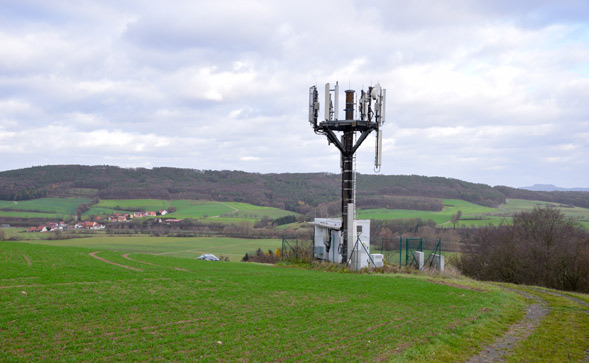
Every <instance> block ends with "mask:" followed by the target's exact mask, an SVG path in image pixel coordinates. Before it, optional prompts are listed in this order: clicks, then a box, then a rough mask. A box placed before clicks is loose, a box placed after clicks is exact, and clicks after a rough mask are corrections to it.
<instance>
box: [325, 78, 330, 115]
mask: <svg viewBox="0 0 589 363" xmlns="http://www.w3.org/2000/svg"><path fill="white" fill-rule="evenodd" d="M330 111H331V94H330V93H329V83H326V84H325V121H329V120H331V118H330V117H329V116H330Z"/></svg>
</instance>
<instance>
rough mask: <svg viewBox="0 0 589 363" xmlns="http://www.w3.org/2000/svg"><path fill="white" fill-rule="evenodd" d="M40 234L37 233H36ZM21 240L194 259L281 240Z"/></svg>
mask: <svg viewBox="0 0 589 363" xmlns="http://www.w3.org/2000/svg"><path fill="white" fill-rule="evenodd" d="M37 234H39V233H37ZM22 242H24V243H33V244H43V245H48V246H70V247H87V248H93V249H102V250H110V251H120V252H134V253H146V254H155V255H168V256H171V257H184V258H197V257H199V256H200V255H202V254H204V253H212V254H214V255H216V256H217V257H221V256H225V257H228V258H229V260H230V261H236V262H237V261H241V259H242V258H243V256H244V255H245V254H246V253H249V252H254V251H256V250H257V249H258V248H260V249H262V250H263V251H264V252H265V251H268V250H272V251H274V250H276V249H277V248H280V247H282V240H280V239H246V238H229V237H151V236H146V235H139V234H137V235H134V234H132V235H112V236H111V235H100V236H92V237H88V238H74V239H67V240H41V241H40V240H31V241H22Z"/></svg>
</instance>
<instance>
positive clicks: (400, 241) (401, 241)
mask: <svg viewBox="0 0 589 363" xmlns="http://www.w3.org/2000/svg"><path fill="white" fill-rule="evenodd" d="M402 253H403V237H401V236H399V268H401V255H402Z"/></svg>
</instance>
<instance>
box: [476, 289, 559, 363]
mask: <svg viewBox="0 0 589 363" xmlns="http://www.w3.org/2000/svg"><path fill="white" fill-rule="evenodd" d="M502 288H503V289H506V290H509V291H513V292H516V293H518V294H520V295H523V296H524V297H526V298H527V299H530V300H534V303H532V304H529V305H528V306H527V308H526V315H525V316H524V318H523V319H521V320H520V321H519V322H517V323H515V324H513V325H511V326H510V327H509V330H508V331H507V332H506V333H505V334H503V336H501V337H499V338H498V339H497V340H495V342H493V343H492V344H490V345H487V346H485V347H483V349H482V350H481V352H480V353H479V354H478V355H476V356H474V357H472V358H470V359H469V360H468V361H467V363H480V362H502V361H503V357H504V356H505V355H507V354H508V353H511V352H512V351H513V349H514V348H515V347H516V346H517V345H518V344H519V343H520V342H521V341H522V340H524V339H526V338H527V337H528V336H529V335H530V334H531V333H532V332H534V330H535V329H536V328H537V327H538V325H540V322H541V321H542V319H544V317H545V316H546V315H547V314H548V312H549V311H550V308H549V307H548V303H547V302H546V300H543V299H542V298H540V297H538V296H535V295H531V294H528V293H527V292H524V291H521V290H518V289H511V288H507V287H502Z"/></svg>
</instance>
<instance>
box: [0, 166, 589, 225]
mask: <svg viewBox="0 0 589 363" xmlns="http://www.w3.org/2000/svg"><path fill="white" fill-rule="evenodd" d="M340 188H341V176H340V174H330V173H281V174H258V173H246V172H243V171H229V170H221V171H216V170H195V169H180V168H163V167H162V168H153V169H145V168H120V167H116V166H107V165H98V166H85V165H48V166H37V167H32V168H26V169H18V170H10V171H4V172H0V200H26V199H35V198H40V197H51V196H68V195H72V193H74V191H75V190H80V189H83V190H84V192H86V193H89V195H88V197H90V198H93V197H98V198H100V199H148V198H149V199H164V200H173V199H194V200H215V201H235V202H246V203H251V204H255V205H260V206H271V207H276V208H280V209H286V210H291V211H295V212H298V213H302V214H309V213H310V214H313V215H314V216H318V217H319V216H325V215H336V214H338V213H339V209H340V205H339V201H340V198H341V195H340V194H341V192H340ZM356 195H357V198H356V199H357V202H358V206H359V207H361V208H396V209H397V208H399V209H418V210H434V211H437V210H440V209H441V208H442V207H443V205H442V202H441V201H440V200H439V198H452V199H462V200H465V201H469V202H472V203H476V204H480V205H485V206H490V207H497V206H498V205H500V204H502V203H504V202H505V200H506V198H518V199H528V200H541V201H548V202H555V203H562V204H563V205H571V206H579V207H589V192H533V191H528V190H520V189H515V188H509V187H504V186H497V187H491V186H489V185H485V184H477V183H469V182H465V181H461V180H457V179H451V178H442V177H425V176H418V175H365V174H358V175H357V188H356ZM334 212H335V213H334Z"/></svg>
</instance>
